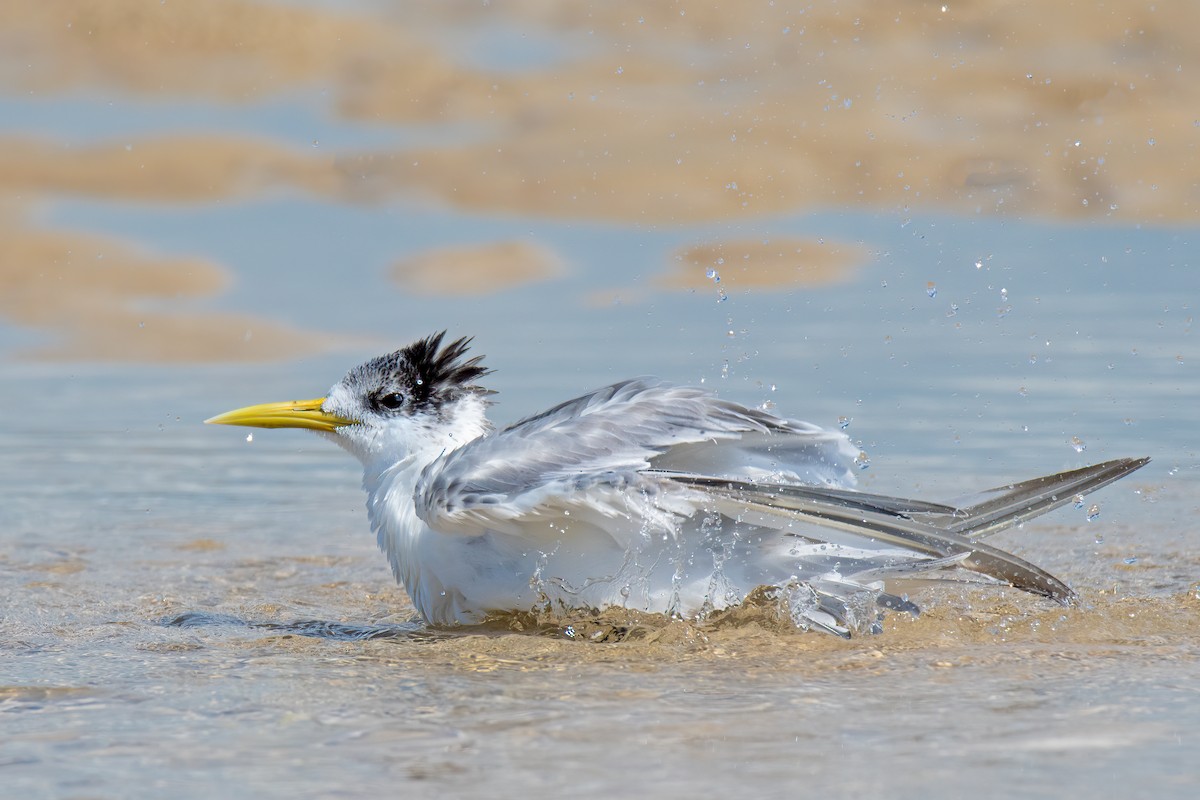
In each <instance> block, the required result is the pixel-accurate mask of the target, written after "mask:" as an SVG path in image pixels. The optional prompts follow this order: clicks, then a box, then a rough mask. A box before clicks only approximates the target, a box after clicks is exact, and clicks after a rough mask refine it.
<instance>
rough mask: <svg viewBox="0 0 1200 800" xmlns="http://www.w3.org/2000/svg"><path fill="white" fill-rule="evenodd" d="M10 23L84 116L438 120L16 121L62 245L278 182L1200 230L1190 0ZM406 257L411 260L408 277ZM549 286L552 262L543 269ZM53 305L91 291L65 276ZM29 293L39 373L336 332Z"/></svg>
mask: <svg viewBox="0 0 1200 800" xmlns="http://www.w3.org/2000/svg"><path fill="white" fill-rule="evenodd" d="M8 6H9V11H8V13H7V14H6V18H7V19H9V20H10V24H9V25H8V26H6V30H5V31H4V32H3V33H0V43H2V44H3V45H4V46H3V47H0V53H2V54H3V55H0V65H2V67H3V69H2V70H0V78H2V85H3V86H5V87H7V91H8V92H10V93H12V94H19V93H31V96H34V97H38V98H44V99H45V101H46V102H61V103H65V104H69V103H71V98H72V97H73V96H85V95H86V94H87V93H101V94H104V95H113V94H114V93H115V95H116V96H122V95H127V96H130V97H134V98H140V99H143V100H145V101H154V100H156V99H160V100H164V101H165V100H168V99H171V100H177V99H179V98H185V99H190V100H192V101H195V102H202V103H210V104H216V105H219V106H227V107H231V108H236V107H237V106H238V105H239V104H245V103H253V102H256V101H260V100H263V99H266V98H269V97H272V96H276V95H277V94H279V93H287V92H292V93H295V92H302V93H307V92H313V91H316V92H319V93H320V94H319V96H320V97H321V98H322V100H321V102H322V103H323V104H324V105H325V113H327V114H329V115H332V116H334V117H336V118H339V119H341V120H345V121H347V122H360V123H366V124H371V125H393V126H396V128H397V130H402V129H404V128H405V127H407V128H409V129H414V130H427V131H433V132H435V137H434V138H436V139H437V140H438V144H436V145H429V144H414V145H412V146H407V147H398V148H392V149H375V150H367V151H364V150H357V151H356V150H353V149H350V150H347V149H344V148H343V149H339V150H334V151H329V150H328V149H321V148H320V147H310V148H308V151H304V150H302V149H301V148H300V147H297V146H296V143H294V142H284V141H278V140H272V139H271V138H270V137H261V138H255V139H250V138H246V137H245V136H242V135H238V134H235V133H230V132H223V131H219V130H212V131H203V130H200V131H189V132H187V133H186V134H150V135H145V136H139V137H136V138H134V139H121V140H115V141H114V140H99V141H97V140H94V139H93V138H92V137H89V136H88V134H87V129H86V128H82V129H80V130H78V131H77V132H76V134H75V137H74V140H73V141H70V142H64V141H48V140H44V139H43V140H38V139H35V138H31V136H30V135H29V134H28V133H26V132H24V131H22V130H21V124H20V120H10V121H9V123H8V125H7V126H6V127H7V128H8V130H7V131H6V132H0V135H2V136H3V146H0V202H2V204H3V207H4V208H5V210H6V211H5V217H6V227H8V228H9V229H10V230H12V231H16V232H27V233H28V235H31V236H33V237H35V238H36V239H38V240H39V241H42V240H45V239H46V238H47V237H58V238H59V239H60V241H59V242H58V243H57V244H56V245H55V249H57V250H59V251H66V250H71V249H73V245H74V244H78V238H79V237H80V236H84V235H85V234H83V233H82V232H77V231H70V230H56V229H54V228H52V227H45V226H42V225H39V224H37V223H36V222H35V221H34V215H33V210H34V209H35V208H36V207H37V206H38V205H41V204H46V203H50V204H52V203H53V202H54V199H55V198H57V197H79V198H88V199H89V200H91V201H101V200H103V201H109V202H120V203H129V202H146V203H169V204H180V203H231V202H246V201H248V200H254V199H260V198H263V197H265V196H269V195H270V194H271V193H274V192H278V191H287V192H298V193H302V194H308V195H311V196H314V197H320V198H325V199H327V200H329V201H331V202H336V203H347V204H351V205H353V204H357V203H379V202H394V201H397V200H404V201H406V202H422V203H426V202H434V203H438V204H444V205H446V206H448V207H451V208H454V209H457V210H460V211H463V212H472V213H484V214H496V213H500V214H510V215H511V214H524V215H534V216H544V217H550V218H567V219H576V220H592V221H595V220H604V221H617V222H622V223H633V224H652V225H680V224H685V223H691V222H697V221H709V222H716V221H724V220H749V219H755V218H761V217H764V216H768V215H777V214H781V213H796V212H803V211H812V210H820V209H823V208H831V207H866V208H874V209H880V210H883V211H887V212H889V213H893V212H899V213H902V214H903V213H909V212H919V211H922V210H924V211H929V210H943V211H953V212H956V213H965V214H993V213H998V214H1002V215H1023V216H1037V217H1041V218H1045V219H1049V220H1059V221H1080V220H1112V221H1130V220H1136V221H1138V222H1146V223H1149V224H1155V225H1160V224H1178V223H1190V222H1194V221H1195V219H1196V218H1197V214H1198V209H1197V203H1198V202H1200V197H1198V196H1197V193H1196V192H1197V190H1196V184H1195V181H1194V179H1193V172H1194V171H1193V170H1189V169H1186V168H1183V167H1184V166H1185V165H1187V164H1194V163H1196V160H1197V157H1196V131H1197V126H1198V125H1200V122H1198V121H1197V119H1196V115H1195V114H1194V113H1193V111H1192V110H1193V109H1195V108H1196V107H1197V106H1198V105H1200V94H1198V93H1200V88H1198V87H1200V82H1197V81H1195V80H1192V79H1191V78H1190V77H1189V76H1190V75H1192V74H1193V73H1194V72H1196V71H1197V70H1198V69H1200V56H1198V55H1197V52H1196V49H1195V48H1194V47H1192V46H1191V39H1190V31H1192V30H1194V29H1195V28H1196V27H1197V26H1198V25H1200V12H1198V11H1197V10H1196V9H1194V8H1193V7H1192V6H1190V5H1188V4H1182V3H1177V4H1170V5H1168V6H1165V7H1156V8H1155V9H1154V10H1153V11H1149V10H1146V9H1144V8H1143V7H1142V6H1140V5H1137V4H1117V5H1115V6H1111V7H1106V8H1105V9H1104V10H1101V11H1098V12H1096V13H1080V11H1079V9H1078V8H1076V7H1074V6H1072V5H1070V4H1066V3H1051V4H1048V5H1047V4H1033V3H1016V4H1013V3H976V4H966V5H962V4H951V5H948V6H945V7H941V6H938V5H937V4H931V5H928V6H913V7H908V8H903V9H895V10H889V11H887V12H886V13H885V12H883V11H882V10H880V9H878V8H876V7H874V6H872V5H871V4H867V3H857V4H856V3H852V4H850V5H846V4H836V5H832V4H831V5H818V6H815V7H807V6H795V7H793V6H792V5H790V4H773V5H771V6H769V7H767V8H765V9H763V10H762V11H761V13H760V14H745V13H743V12H742V11H740V10H737V11H734V10H731V9H724V10H722V9H721V8H719V7H718V8H706V9H688V10H682V9H680V10H675V9H672V10H669V11H668V10H666V9H645V8H643V7H642V6H641V5H638V4H628V3H614V4H607V5H606V6H605V7H604V8H603V9H592V10H591V11H589V12H588V13H586V14H584V13H583V12H581V11H579V10H570V9H565V8H557V7H548V6H545V5H543V4H540V3H532V2H531V3H516V4H505V6H504V7H503V8H494V7H491V6H482V7H473V6H470V5H464V4H450V5H446V6H437V7H434V8H426V9H423V10H422V13H421V14H420V15H407V14H406V15H400V14H396V15H395V16H390V15H388V14H387V13H386V12H381V13H380V15H379V16H375V17H373V16H370V15H368V14H366V13H359V12H355V11H351V10H345V11H338V10H333V9H328V8H323V7H320V6H317V7H299V6H286V5H273V4H264V3H253V2H244V1H242V0H221V2H218V3H215V4H208V5H206V6H205V8H203V9H199V8H193V7H190V6H180V5H178V4H160V5H159V6H153V5H147V4H144V3H140V2H136V1H135V0H115V1H114V2H103V3H100V2H97V3H83V4H79V3H67V2H48V3H42V2H36V3H35V2H27V1H26V0H12V2H10V3H9V4H8ZM681 12H682V13H681ZM489 29H490V30H493V31H499V33H494V34H493V35H492V39H493V40H494V41H492V42H491V45H492V46H493V47H495V48H499V52H505V51H504V47H505V46H508V47H509V50H508V51H507V52H509V53H510V54H511V55H512V57H513V58H515V60H516V61H517V62H518V65H517V66H511V65H508V64H506V63H504V59H503V57H500V56H497V57H496V58H497V59H498V60H496V61H495V62H489V60H488V57H487V52H488V51H487V49H486V48H481V47H478V46H476V45H472V42H475V40H473V39H472V38H471V37H472V36H476V35H477V34H478V33H479V32H480V31H484V30H489ZM506 36H507V37H509V38H510V39H512V40H513V41H511V42H506V40H505V37H506ZM480 51H482V52H480ZM522 51H525V56H526V57H527V60H528V63H523V62H521V56H520V54H521V52H522ZM530 53H533V54H540V57H539V58H533V59H528V56H529V54H530ZM1063 53H1070V54H1071V57H1070V59H1064V58H1062V57H1061V54H1063ZM56 98H57V99H56ZM437 132H444V135H437ZM312 144H313V145H318V144H319V142H313V143H312ZM118 244H119V246H120V248H121V251H120V252H121V253H122V254H124V253H130V252H138V251H142V250H144V248H142V247H139V245H138V243H136V242H120V243H113V246H112V247H109V249H110V250H111V249H113V247H115V246H117V245H118ZM17 246H18V247H19V248H21V249H19V250H18V251H17V252H16V253H9V254H6V258H5V260H6V261H7V263H8V266H7V270H8V271H9V273H11V272H12V271H14V270H16V271H19V272H22V273H29V272H34V271H38V272H40V271H45V272H48V273H50V274H53V273H54V272H55V270H56V265H57V264H58V263H60V262H61V261H62V260H63V259H62V258H61V256H55V255H54V254H53V253H52V252H50V253H48V252H45V251H44V249H42V250H39V249H38V247H36V246H35V245H34V244H33V243H29V244H26V245H24V246H22V245H19V244H18V245H17ZM531 246H534V244H533V243H531ZM703 246H710V245H703ZM711 246H716V247H718V249H719V248H720V247H722V246H723V245H722V244H721V243H720V242H717V243H716V244H715V245H711ZM854 247H855V245H854V244H851V243H846V244H843V245H841V246H840V249H841V250H842V251H843V252H849V251H850V250H851V249H853V248H854ZM31 249H32V250H34V251H37V252H30V250H31ZM699 253H700V251H697V250H692V251H690V253H689V254H688V255H687V256H686V258H688V259H690V258H694V257H696V256H697V255H698V254H699ZM448 255H450V256H453V257H455V258H461V259H462V260H463V261H464V262H469V266H468V267H462V266H460V267H458V269H460V270H462V269H468V270H469V274H463V277H462V280H461V281H457V282H455V281H452V280H449V279H446V280H447V281H448V282H447V283H446V284H445V285H444V286H443V287H442V288H440V289H438V291H445V290H446V288H449V285H450V283H453V284H454V285H456V286H458V287H460V288H461V287H462V286H465V285H468V283H467V282H468V279H472V280H473V279H475V278H477V277H478V276H480V275H497V276H500V275H508V274H511V273H512V266H511V263H510V262H511V258H512V254H511V253H508V252H505V251H504V248H503V247H502V246H501V245H500V244H499V243H498V244H496V245H495V246H494V247H493V248H491V249H485V250H483V251H471V252H469V253H461V254H458V255H454V254H453V253H452V252H451V253H450V254H447V253H443V254H442V257H443V258H445V257H447V256H448ZM39 257H40V258H41V260H38V258H39ZM799 257H800V258H801V260H803V261H805V262H806V266H805V269H806V270H810V271H811V273H810V278H811V277H815V278H816V279H817V280H819V281H827V280H833V279H835V278H834V277H833V270H836V269H837V268H839V267H842V268H846V269H849V268H853V266H854V260H853V259H849V258H846V259H835V260H834V261H832V262H831V261H830V260H829V259H827V258H823V257H822V252H821V249H820V248H818V249H817V250H816V251H815V252H814V251H813V248H811V247H809V248H807V252H805V253H801V254H799ZM810 257H811V263H809V258H810ZM415 258H417V257H416V256H414V255H413V254H405V253H397V254H396V256H395V258H394V261H395V262H399V263H405V264H410V265H411V264H413V263H416V262H414V259H415ZM161 260H162V264H161V266H162V268H163V270H164V271H167V272H170V273H172V274H177V273H180V272H181V270H179V269H176V268H174V266H173V265H175V264H176V263H177V262H179V261H185V262H189V263H191V262H194V261H196V260H203V258H199V259H198V258H197V257H195V256H193V255H191V254H187V253H178V254H162V256H161ZM534 261H539V259H534ZM18 264H20V265H21V266H20V268H19V269H18V267H17V266H15V265H18ZM220 266H223V265H210V267H220ZM225 268H226V269H228V267H227V266H225ZM658 268H659V269H660V270H661V271H662V275H663V277H662V278H661V280H660V281H658V285H659V286H665V287H672V286H677V285H680V284H681V283H682V284H686V285H694V284H695V279H694V278H686V279H679V278H677V277H671V276H672V275H674V274H675V272H674V270H675V269H676V265H675V263H674V259H672V258H671V257H670V255H669V254H663V258H662V259H661V261H660V262H659V267H658ZM66 269H70V267H66ZM553 272H554V268H549V267H546V266H545V265H544V264H543V265H542V266H539V267H536V268H533V272H532V273H531V277H532V276H546V275H548V274H550V273H553ZM438 274H439V275H442V276H443V278H444V279H445V276H447V275H452V274H454V273H449V272H446V271H444V270H442V269H441V268H439V269H438ZM701 274H702V273H701ZM756 275H757V278H756V279H754V280H752V281H749V282H748V285H750V286H752V287H754V288H765V287H768V286H780V285H789V284H791V283H793V282H794V280H795V273H794V272H792V271H789V270H778V269H764V270H761V271H759V272H757V273H756ZM531 277H523V278H521V279H520V280H529V279H531ZM192 280H193V279H191V278H190V277H188V276H187V275H181V277H180V278H179V281H178V289H177V291H178V292H179V293H180V294H182V295H187V296H191V294H192V289H191V281H192ZM505 280H506V279H504V278H497V282H498V283H499V284H505ZM410 283H411V281H410ZM416 285H417V288H418V290H421V288H422V287H425V284H422V283H419V282H418V283H417V284H416ZM488 285H490V284H488ZM505 285H507V284H505ZM85 286H86V284H85ZM425 288H428V287H425ZM112 291H113V292H114V293H115V294H116V295H118V305H119V306H121V305H129V304H131V303H137V302H138V300H137V297H138V295H137V293H136V290H134V289H133V288H132V287H131V288H129V289H121V288H120V284H119V283H118V282H116V281H114V282H113V286H112ZM611 291H612V292H613V293H615V294H616V296H620V295H621V294H622V293H625V294H629V293H630V291H631V290H630V287H614V288H613V289H612V290H611ZM60 292H61V293H62V294H71V295H74V294H82V295H86V294H87V293H88V290H87V289H86V288H84V287H83V286H81V287H79V288H78V289H77V288H74V287H72V286H71V285H70V283H69V282H66V284H65V285H64V288H63V289H61V290H60ZM23 297H24V298H25V299H23V301H22V310H21V313H19V314H18V313H16V312H14V311H13V309H12V303H8V304H6V307H5V309H4V310H3V313H4V314H5V317H6V318H7V319H8V320H10V321H11V322H13V323H16V324H18V325H23V326H29V327H32V328H35V329H39V330H43V331H46V332H47V333H48V334H49V335H50V337H51V338H54V337H57V338H58V340H59V344H57V345H50V346H47V347H46V348H42V349H41V350H35V354H36V353H43V354H45V355H48V356H52V357H71V358H83V359H90V358H100V359H107V360H114V359H115V360H213V359H235V360H256V359H264V358H279V357H293V356H295V355H298V354H302V353H312V352H317V351H319V350H320V349H322V348H324V347H326V346H328V345H329V344H331V341H330V339H329V337H326V336H322V335H321V332H320V331H311V332H309V333H305V334H299V333H297V332H295V331H292V330H288V329H287V328H286V327H284V326H281V325H279V324H278V323H272V322H270V321H268V320H251V319H244V318H242V319H231V318H228V317H225V316H222V315H219V314H207V313H197V312H196V311H194V310H192V309H186V308H184V307H182V306H179V307H169V308H168V311H167V315H169V316H171V317H173V318H174V324H172V323H170V322H168V321H167V320H166V319H165V318H159V319H158V320H157V323H158V325H159V328H160V334H159V339H160V342H159V343H158V344H156V345H153V346H145V345H142V344H140V339H139V337H137V336H135V335H130V333H129V330H128V327H127V322H128V320H127V319H126V317H125V315H124V314H118V315H117V316H118V318H117V319H115V320H114V319H111V318H109V315H106V314H105V313H104V312H103V311H102V310H100V309H99V308H98V307H96V306H95V305H93V304H90V303H88V302H86V301H85V300H84V301H79V302H75V301H73V300H72V299H62V298H52V297H49V296H48V295H45V294H44V293H39V294H37V295H36V296H34V297H32V298H29V297H28V296H27V295H23ZM31 302H32V303H36V304H45V307H44V308H42V307H40V306H36V307H35V306H34V305H30V303H31ZM64 304H66V305H69V306H71V307H72V312H71V313H72V318H73V319H74V320H76V322H75V323H71V324H75V325H91V326H94V327H95V328H97V329H99V330H102V331H103V332H104V333H103V334H102V335H100V336H98V337H97V338H96V340H95V341H92V342H89V343H88V344H87V346H83V345H82V344H81V343H80V342H79V341H78V338H79V337H78V336H77V335H75V334H73V333H72V332H71V331H70V327H71V324H68V323H66V322H64V316H65V315H64V314H63V313H62V306H63V305H64ZM601 305H603V304H601ZM234 328H243V329H245V330H251V329H253V330H254V331H255V334H254V335H255V338H256V339H257V343H255V344H253V345H249V346H246V345H244V344H242V343H239V342H238V341H235V340H233V339H230V337H229V336H227V335H223V334H222V331H227V330H232V329H234ZM143 338H144V337H143ZM334 344H336V343H334Z"/></svg>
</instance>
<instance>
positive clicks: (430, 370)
mask: <svg viewBox="0 0 1200 800" xmlns="http://www.w3.org/2000/svg"><path fill="white" fill-rule="evenodd" d="M444 338H446V332H445V331H442V332H441V333H435V334H434V335H432V336H430V337H428V338H426V339H420V340H418V341H416V342H413V343H412V344H410V345H409V346H408V347H405V348H404V349H403V350H401V351H400V353H402V354H403V356H404V359H405V361H407V362H408V367H409V371H410V374H411V375H412V376H415V378H416V380H417V381H419V383H418V384H417V386H418V387H421V386H425V387H428V388H429V391H430V392H451V393H453V392H457V391H468V390H475V391H482V387H479V386H476V385H475V384H474V381H475V380H476V379H478V378H481V377H483V376H484V375H487V374H488V373H489V372H491V370H490V369H488V368H487V367H484V366H481V365H480V363H479V362H481V361H483V356H475V357H474V358H466V359H465V360H464V357H465V356H466V354H467V350H468V348H469V347H470V344H471V337H469V336H464V337H462V338H461V339H455V340H454V341H453V342H451V343H450V344H448V345H446V346H445V347H442V339H444ZM414 394H415V395H420V394H422V392H420V391H419V390H418V391H415V392H414Z"/></svg>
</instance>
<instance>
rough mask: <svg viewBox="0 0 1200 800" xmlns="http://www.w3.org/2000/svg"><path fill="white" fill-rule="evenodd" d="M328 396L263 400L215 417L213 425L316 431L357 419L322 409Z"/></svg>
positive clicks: (353, 421) (329, 429) (341, 425)
mask: <svg viewBox="0 0 1200 800" xmlns="http://www.w3.org/2000/svg"><path fill="white" fill-rule="evenodd" d="M324 402H325V398H324V397H318V398H316V399H315V400H289V401H287V402H284V403H263V404H261V405H257V406H246V407H245V408H238V409H234V410H233V411H226V412H225V413H224V414H218V415H217V416H215V417H213V418H212V419H206V420H204V421H205V422H206V423H208V424H209V425H245V426H246V427H249V428H307V429H309V430H313V431H332V430H336V429H338V428H341V427H343V426H346V425H354V424H356V421H355V420H352V419H344V418H342V417H339V416H337V415H336V414H327V413H326V412H324V411H322V410H321V404H322V403H324Z"/></svg>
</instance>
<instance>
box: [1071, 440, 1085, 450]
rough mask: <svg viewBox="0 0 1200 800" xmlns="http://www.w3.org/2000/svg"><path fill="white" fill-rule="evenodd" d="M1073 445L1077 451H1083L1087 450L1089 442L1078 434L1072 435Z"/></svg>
mask: <svg viewBox="0 0 1200 800" xmlns="http://www.w3.org/2000/svg"><path fill="white" fill-rule="evenodd" d="M1071 447H1073V448H1075V452H1076V453H1082V452H1083V451H1084V450H1087V442H1085V441H1083V439H1080V438H1079V437H1078V436H1072V437H1071Z"/></svg>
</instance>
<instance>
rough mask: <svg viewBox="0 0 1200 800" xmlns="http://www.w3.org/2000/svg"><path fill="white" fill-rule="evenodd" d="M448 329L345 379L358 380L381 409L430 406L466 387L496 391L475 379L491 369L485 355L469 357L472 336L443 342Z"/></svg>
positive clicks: (374, 362)
mask: <svg viewBox="0 0 1200 800" xmlns="http://www.w3.org/2000/svg"><path fill="white" fill-rule="evenodd" d="M445 338H446V332H445V331H442V332H441V333H435V334H433V335H432V336H429V337H426V338H424V339H419V340H417V341H415V342H413V343H412V344H410V345H409V346H408V347H404V348H401V349H400V350H397V351H396V352H394V353H389V354H388V355H386V356H380V357H379V358H374V359H371V360H370V361H368V362H367V363H365V364H362V365H361V366H358V367H355V368H354V369H353V370H351V371H350V374H348V375H347V376H346V378H345V381H346V382H347V383H350V384H355V385H357V387H358V389H359V391H361V392H363V393H364V394H365V395H366V397H367V401H368V402H369V403H370V404H371V405H372V406H373V407H376V408H377V409H378V410H384V409H386V410H390V411H398V410H400V406H401V405H402V406H403V407H407V408H408V409H418V408H427V407H429V406H431V405H438V404H442V403H446V402H449V401H451V400H453V399H454V398H455V397H458V396H459V395H461V394H463V393H464V392H475V393H477V394H490V392H489V391H488V390H486V389H484V388H483V387H482V386H478V385H476V384H475V381H476V380H478V379H479V378H481V377H483V376H484V375H487V374H488V373H489V372H491V370H490V369H488V368H487V367H484V366H482V365H481V364H480V362H481V361H483V356H474V357H473V358H467V357H466V355H467V350H468V347H469V345H470V344H471V339H470V337H463V338H461V339H456V340H454V341H453V342H450V343H449V344H447V345H445V346H443V345H442V340H443V339H445Z"/></svg>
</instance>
